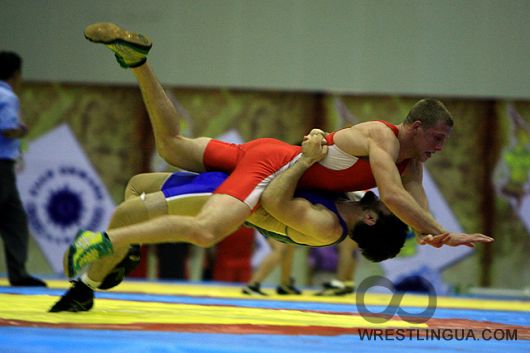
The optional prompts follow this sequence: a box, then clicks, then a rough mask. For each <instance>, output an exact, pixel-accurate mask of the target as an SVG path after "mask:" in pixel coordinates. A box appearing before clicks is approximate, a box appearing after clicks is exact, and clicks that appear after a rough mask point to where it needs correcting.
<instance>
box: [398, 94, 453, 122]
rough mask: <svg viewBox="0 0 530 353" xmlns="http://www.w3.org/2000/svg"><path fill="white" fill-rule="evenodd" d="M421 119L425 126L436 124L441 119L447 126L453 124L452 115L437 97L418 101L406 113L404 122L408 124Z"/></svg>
mask: <svg viewBox="0 0 530 353" xmlns="http://www.w3.org/2000/svg"><path fill="white" fill-rule="evenodd" d="M417 120H419V121H421V122H422V124H423V125H424V127H425V128H430V127H433V126H434V125H436V123H438V121H443V122H444V123H445V124H446V125H447V126H449V127H452V126H453V117H452V116H451V113H450V112H449V110H448V109H447V108H446V107H445V105H444V104H443V103H442V102H440V101H439V100H437V99H422V100H420V101H418V102H417V103H416V104H414V106H412V109H411V110H410V112H409V113H408V115H407V117H406V118H405V121H404V123H405V124H406V125H410V124H412V123H413V122H415V121H417Z"/></svg>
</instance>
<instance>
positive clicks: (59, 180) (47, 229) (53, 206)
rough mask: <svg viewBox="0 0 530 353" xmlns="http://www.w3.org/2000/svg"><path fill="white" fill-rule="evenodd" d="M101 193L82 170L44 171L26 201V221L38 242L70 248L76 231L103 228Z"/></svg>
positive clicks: (33, 184)
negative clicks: (47, 242) (69, 245)
mask: <svg viewBox="0 0 530 353" xmlns="http://www.w3.org/2000/svg"><path fill="white" fill-rule="evenodd" d="M103 198H104V194H103V190H102V188H101V186H100V185H99V183H98V182H97V181H95V180H94V179H93V178H91V177H90V175H89V173H88V172H87V171H86V170H84V169H83V168H82V167H81V168H80V167H77V166H73V165H68V164H64V165H58V166H56V167H54V168H49V169H46V170H43V171H42V173H41V174H40V175H39V176H37V177H36V178H35V180H34V182H33V183H32V184H31V185H30V188H29V193H28V197H27V198H26V211H27V214H28V221H29V224H30V227H31V228H32V229H33V231H34V232H33V233H34V234H35V236H36V237H38V238H44V239H45V240H46V241H49V242H54V243H56V244H69V243H70V242H71V241H72V234H73V233H75V232H76V231H77V230H78V229H79V228H85V229H100V228H102V227H104V226H105V225H104V224H103V218H104V217H103V216H104V214H105V208H104V207H103V203H102V201H103Z"/></svg>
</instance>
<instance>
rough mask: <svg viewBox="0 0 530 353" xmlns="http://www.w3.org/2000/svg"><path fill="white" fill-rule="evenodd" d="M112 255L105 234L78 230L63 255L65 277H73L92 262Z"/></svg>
mask: <svg viewBox="0 0 530 353" xmlns="http://www.w3.org/2000/svg"><path fill="white" fill-rule="evenodd" d="M110 254H112V243H111V241H110V239H109V237H108V235H107V233H105V232H91V231H88V230H80V231H79V232H77V235H76V237H75V239H74V241H73V243H72V245H70V247H69V248H68V250H66V252H65V253H64V258H63V267H64V273H65V275H66V276H67V277H69V278H72V277H75V276H77V275H78V274H79V272H81V269H83V268H84V267H86V266H88V265H90V264H91V263H92V262H94V261H96V260H99V259H101V258H102V257H105V256H107V255H110Z"/></svg>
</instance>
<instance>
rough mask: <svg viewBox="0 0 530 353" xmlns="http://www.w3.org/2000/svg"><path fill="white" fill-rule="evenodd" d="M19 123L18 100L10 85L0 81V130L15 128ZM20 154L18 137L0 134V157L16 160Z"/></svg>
mask: <svg viewBox="0 0 530 353" xmlns="http://www.w3.org/2000/svg"><path fill="white" fill-rule="evenodd" d="M19 124H20V102H19V100H18V97H17V95H16V94H15V92H13V89H12V88H11V86H10V85H9V84H8V83H7V82H5V81H0V130H9V129H17V128H18V127H19ZM19 156H20V139H15V138H8V137H5V136H3V135H2V134H0V159H11V160H16V159H17V158H18V157H19Z"/></svg>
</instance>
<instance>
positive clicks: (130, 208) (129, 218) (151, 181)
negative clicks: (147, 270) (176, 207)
mask: <svg viewBox="0 0 530 353" xmlns="http://www.w3.org/2000/svg"><path fill="white" fill-rule="evenodd" d="M170 175H171V174H170V173H147V174H139V175H135V176H133V177H132V178H131V180H129V183H128V184H127V187H126V188H125V201H124V202H123V203H121V204H120V205H119V206H118V207H117V208H116V209H115V211H114V213H113V215H112V218H111V221H110V225H109V229H114V228H119V227H124V226H128V225H131V224H135V223H139V222H143V221H146V220H149V219H151V218H155V217H159V216H161V215H166V214H167V212H168V207H167V202H166V199H165V196H164V194H163V193H162V192H161V191H160V190H161V188H162V185H163V184H164V182H165V181H166V180H167V178H168V177H169V176H170ZM128 250H129V247H128V246H125V247H122V248H118V247H116V248H115V249H114V252H113V254H112V255H111V256H108V257H105V258H102V259H100V260H99V261H96V262H94V263H92V264H91V265H90V267H89V269H88V271H87V272H86V277H85V278H84V279H85V280H87V281H89V282H91V283H93V284H94V286H96V287H97V284H98V283H101V282H102V281H103V279H104V278H105V276H106V275H107V274H108V273H109V272H110V271H111V270H112V269H113V268H114V267H115V266H116V265H117V264H118V263H120V262H121V261H122V260H123V258H124V257H125V255H127V252H128Z"/></svg>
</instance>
